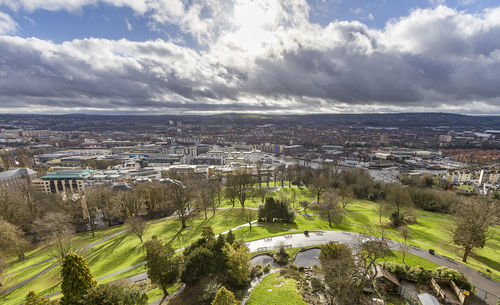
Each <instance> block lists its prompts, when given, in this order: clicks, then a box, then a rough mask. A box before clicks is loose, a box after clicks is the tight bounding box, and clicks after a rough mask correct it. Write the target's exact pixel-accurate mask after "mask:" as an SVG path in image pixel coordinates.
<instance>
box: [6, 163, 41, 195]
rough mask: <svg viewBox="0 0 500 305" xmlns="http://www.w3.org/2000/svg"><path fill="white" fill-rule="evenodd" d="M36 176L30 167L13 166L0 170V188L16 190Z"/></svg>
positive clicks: (28, 183) (29, 182)
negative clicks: (9, 168)
mask: <svg viewBox="0 0 500 305" xmlns="http://www.w3.org/2000/svg"><path fill="white" fill-rule="evenodd" d="M36 178H37V172H35V171H34V170H32V169H30V168H15V169H11V170H8V171H5V172H0V190H18V189H21V188H22V187H24V186H27V185H30V184H31V182H32V181H33V180H35V179H36Z"/></svg>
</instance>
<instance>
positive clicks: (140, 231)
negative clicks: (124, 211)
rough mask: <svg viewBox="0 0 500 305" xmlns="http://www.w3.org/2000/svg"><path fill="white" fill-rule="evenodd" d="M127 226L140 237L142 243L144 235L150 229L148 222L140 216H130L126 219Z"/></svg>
mask: <svg viewBox="0 0 500 305" xmlns="http://www.w3.org/2000/svg"><path fill="white" fill-rule="evenodd" d="M125 224H126V225H127V228H128V230H129V231H130V232H132V233H133V234H134V235H135V236H137V237H138V238H139V240H140V241H141V244H142V243H143V240H142V237H143V236H144V234H145V233H146V231H147V229H148V224H147V223H146V222H145V221H143V220H142V217H140V216H134V217H130V218H128V219H127V220H126V221H125Z"/></svg>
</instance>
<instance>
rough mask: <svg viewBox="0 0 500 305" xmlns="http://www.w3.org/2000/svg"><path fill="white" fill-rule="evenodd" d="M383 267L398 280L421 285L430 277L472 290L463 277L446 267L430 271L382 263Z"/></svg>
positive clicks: (418, 267)
mask: <svg viewBox="0 0 500 305" xmlns="http://www.w3.org/2000/svg"><path fill="white" fill-rule="evenodd" d="M383 266H384V268H385V269H387V270H389V271H390V272H392V273H394V274H396V276H397V277H398V278H399V279H403V280H408V281H413V282H420V283H423V282H427V281H429V280H430V279H431V278H432V277H436V278H444V279H450V280H453V281H454V282H455V284H457V286H458V287H460V288H461V289H465V290H469V291H471V290H472V284H471V283H470V282H469V280H468V279H467V277H465V275H463V274H462V273H460V272H458V271H457V270H454V269H450V268H447V267H438V268H436V269H434V270H433V271H430V270H425V269H424V268H422V267H420V266H415V267H410V266H406V265H403V264H398V263H392V262H387V263H384V264H383Z"/></svg>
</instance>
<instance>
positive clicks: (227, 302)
mask: <svg viewBox="0 0 500 305" xmlns="http://www.w3.org/2000/svg"><path fill="white" fill-rule="evenodd" d="M237 304H238V302H237V301H236V298H235V297H234V294H233V293H232V292H231V291H229V290H227V289H226V287H224V286H222V287H221V288H220V289H219V291H217V294H216V295H215V299H214V300H213V301H212V304H211V305H237Z"/></svg>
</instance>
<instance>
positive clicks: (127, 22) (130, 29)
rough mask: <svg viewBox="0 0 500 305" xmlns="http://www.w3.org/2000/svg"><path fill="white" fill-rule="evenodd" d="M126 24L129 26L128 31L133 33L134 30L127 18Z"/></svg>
mask: <svg viewBox="0 0 500 305" xmlns="http://www.w3.org/2000/svg"><path fill="white" fill-rule="evenodd" d="M125 24H127V30H129V31H132V30H133V29H134V28H133V27H132V24H131V23H130V22H129V21H128V19H127V18H125Z"/></svg>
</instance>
